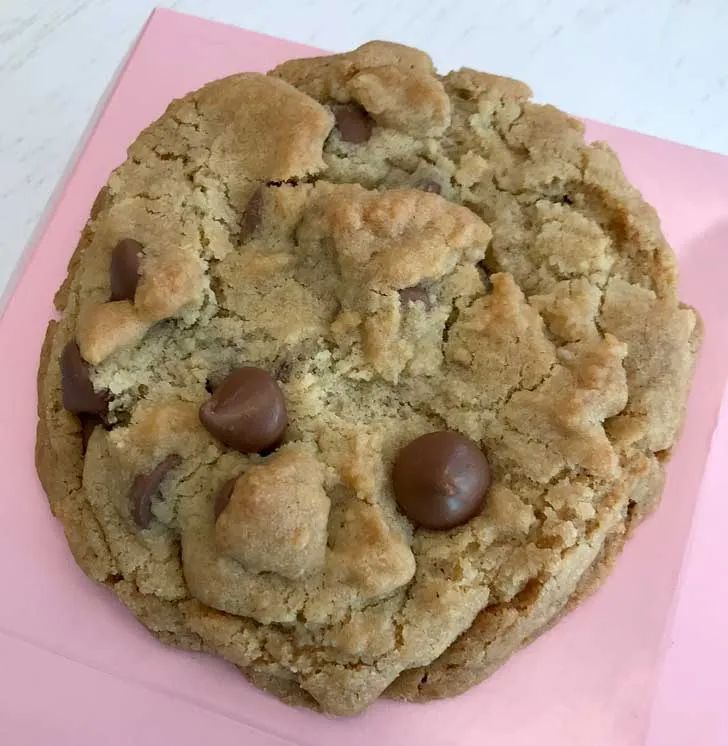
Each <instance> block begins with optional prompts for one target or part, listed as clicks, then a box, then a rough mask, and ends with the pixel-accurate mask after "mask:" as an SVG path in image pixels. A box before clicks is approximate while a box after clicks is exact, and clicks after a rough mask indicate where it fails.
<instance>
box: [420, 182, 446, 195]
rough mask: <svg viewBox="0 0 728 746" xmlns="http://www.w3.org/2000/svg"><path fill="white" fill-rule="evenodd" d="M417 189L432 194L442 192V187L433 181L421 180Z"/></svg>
mask: <svg viewBox="0 0 728 746" xmlns="http://www.w3.org/2000/svg"><path fill="white" fill-rule="evenodd" d="M417 188H418V189H421V190H422V191H423V192H432V194H440V193H441V192H442V186H441V185H440V184H439V183H438V182H436V181H435V180H434V179H422V181H418V182H417Z"/></svg>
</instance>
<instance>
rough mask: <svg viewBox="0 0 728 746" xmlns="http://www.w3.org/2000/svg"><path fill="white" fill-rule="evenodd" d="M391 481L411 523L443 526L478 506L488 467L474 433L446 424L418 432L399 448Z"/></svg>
mask: <svg viewBox="0 0 728 746" xmlns="http://www.w3.org/2000/svg"><path fill="white" fill-rule="evenodd" d="M392 482H393V486H394V494H395V497H396V499H397V504H398V505H399V507H400V509H401V510H402V512H403V513H404V514H405V515H406V516H407V517H408V518H409V519H410V520H411V521H412V522H413V523H415V524H416V525H418V526H422V527H424V528H429V529H436V530H445V529H449V528H453V527H454V526H459V525H461V524H463V523H465V522H466V521H469V520H470V519H471V518H472V517H473V516H475V515H476V514H477V513H479V512H480V509H481V507H482V505H483V500H484V498H485V493H486V491H487V489H488V486H489V484H490V469H489V467H488V462H487V460H486V458H485V456H484V455H483V452H482V451H481V450H480V448H478V446H477V444H476V443H474V442H473V441H472V440H470V438H466V437H465V436H464V435H460V433H456V432H452V431H450V430H442V431H439V432H434V433H427V435H423V436H421V437H419V438H416V439H415V440H413V441H412V442H411V443H409V444H408V445H406V446H405V447H404V448H403V449H402V450H401V451H400V452H399V453H398V454H397V459H396V461H395V463H394V469H393V471H392Z"/></svg>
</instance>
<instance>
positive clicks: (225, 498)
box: [212, 477, 238, 520]
mask: <svg viewBox="0 0 728 746" xmlns="http://www.w3.org/2000/svg"><path fill="white" fill-rule="evenodd" d="M237 481H238V478H237V477H233V478H232V479H228V481H227V482H225V484H223V486H222V487H220V489H219V490H218V491H217V492H216V493H215V497H214V499H213V503H212V504H213V510H214V511H215V520H217V519H218V517H219V515H220V513H222V511H223V510H225V508H226V507H227V504H228V503H229V502H230V497H231V496H232V494H233V489H234V488H235V482H237Z"/></svg>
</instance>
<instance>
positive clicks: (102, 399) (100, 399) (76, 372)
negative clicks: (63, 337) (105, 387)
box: [60, 342, 109, 416]
mask: <svg viewBox="0 0 728 746" xmlns="http://www.w3.org/2000/svg"><path fill="white" fill-rule="evenodd" d="M60 366H61V391H62V393H63V408H64V409H66V410H67V411H69V412H73V413H74V414H95V415H99V416H103V415H105V414H106V412H107V411H108V406H109V398H108V393H107V392H106V391H100V392H97V391H94V387H93V384H92V383H91V378H90V376H89V372H88V365H86V362H85V361H84V359H83V358H82V357H81V352H80V350H79V349H78V345H77V344H76V343H75V342H69V343H68V344H67V345H66V346H65V347H64V348H63V352H62V353H61V360H60Z"/></svg>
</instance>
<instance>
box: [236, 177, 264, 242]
mask: <svg viewBox="0 0 728 746" xmlns="http://www.w3.org/2000/svg"><path fill="white" fill-rule="evenodd" d="M262 217H263V187H262V186H259V187H257V188H256V189H255V191H254V192H253V193H252V194H251V195H250V199H248V204H247V205H245V210H243V215H242V217H241V218H240V241H241V243H242V242H243V241H247V240H248V239H249V238H250V237H251V236H252V235H253V233H255V231H257V230H258V226H260V221H261V219H262Z"/></svg>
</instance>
